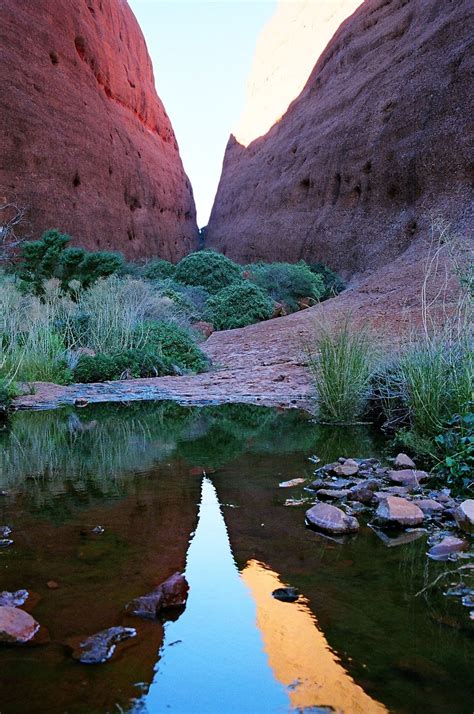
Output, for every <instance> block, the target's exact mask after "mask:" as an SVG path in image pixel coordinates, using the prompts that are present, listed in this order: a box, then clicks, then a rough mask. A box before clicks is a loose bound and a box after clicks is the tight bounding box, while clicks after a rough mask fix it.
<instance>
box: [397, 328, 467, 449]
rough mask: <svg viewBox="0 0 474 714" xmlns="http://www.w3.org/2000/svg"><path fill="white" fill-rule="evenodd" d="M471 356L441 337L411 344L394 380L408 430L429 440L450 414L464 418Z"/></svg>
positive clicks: (464, 348) (458, 344)
mask: <svg viewBox="0 0 474 714" xmlns="http://www.w3.org/2000/svg"><path fill="white" fill-rule="evenodd" d="M473 374H474V371H473V352H472V348H471V347H470V345H469V344H468V343H467V341H466V342H465V343H463V342H454V343H453V342H451V343H449V342H446V341H445V340H444V339H443V337H442V336H441V337H440V338H435V339H425V340H423V341H421V342H418V343H414V344H413V345H411V346H410V347H409V349H408V350H406V351H405V352H404V353H403V354H402V355H401V356H400V361H399V366H398V373H397V374H396V379H395V380H394V391H395V393H396V391H397V389H398V392H399V394H400V395H401V398H402V401H403V403H404V404H405V406H406V409H407V410H408V414H409V419H410V424H411V427H412V429H413V430H414V431H416V432H417V433H418V434H419V435H420V436H424V437H433V436H435V435H436V434H437V433H439V432H440V431H441V429H442V428H443V426H444V424H445V423H446V421H447V420H448V419H449V418H450V416H451V415H452V414H464V413H465V411H466V408H467V405H468V403H469V401H470V399H471V397H472V375H473Z"/></svg>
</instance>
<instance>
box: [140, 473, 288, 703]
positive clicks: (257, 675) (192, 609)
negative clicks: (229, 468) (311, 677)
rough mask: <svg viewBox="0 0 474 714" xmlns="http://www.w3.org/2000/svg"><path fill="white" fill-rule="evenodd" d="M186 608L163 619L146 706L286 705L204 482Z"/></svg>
mask: <svg viewBox="0 0 474 714" xmlns="http://www.w3.org/2000/svg"><path fill="white" fill-rule="evenodd" d="M186 577H187V579H188V581H189V585H190V592H189V598H188V602H187V605H186V609H185V611H184V612H183V614H182V615H181V617H180V618H179V619H178V620H177V621H176V622H170V623H168V624H167V626H166V634H165V641H164V645H163V649H162V653H161V655H162V656H161V659H160V661H159V663H158V666H157V672H156V674H155V678H154V680H153V682H152V684H151V687H150V689H149V692H148V694H147V695H146V697H145V706H146V710H148V712H150V714H155V712H165V711H172V712H179V714H188V713H189V712H194V713H195V714H232V713H235V714H247V713H248V714H255V712H256V711H257V710H258V712H259V713H260V712H279V711H280V712H284V711H288V709H289V699H288V695H287V693H286V692H285V688H284V687H283V686H282V685H281V684H279V683H278V682H277V681H276V679H275V677H274V674H273V672H272V670H271V669H270V667H269V664H268V659H267V655H266V654H265V652H264V651H263V642H262V638H261V634H260V632H259V630H258V629H257V628H256V626H255V620H256V607H255V603H254V602H253V600H252V598H251V596H250V593H249V591H248V590H247V588H246V586H245V584H244V583H243V582H242V580H241V578H240V575H239V572H238V570H237V567H236V565H235V562H234V559H233V556H232V552H231V549H230V544H229V538H228V535H227V530H226V526H225V522H224V519H223V516H222V513H221V511H220V507H219V502H218V500H217V495H216V491H215V489H214V486H213V485H212V483H211V482H210V481H209V480H208V479H204V481H203V485H202V500H201V506H200V511H199V523H198V526H197V529H196V533H195V535H194V537H193V540H192V542H191V545H190V547H189V551H188V559H187V566H186Z"/></svg>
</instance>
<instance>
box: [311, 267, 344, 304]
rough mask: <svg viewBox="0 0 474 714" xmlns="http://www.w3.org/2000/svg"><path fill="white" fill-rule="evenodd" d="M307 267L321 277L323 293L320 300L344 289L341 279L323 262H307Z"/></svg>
mask: <svg viewBox="0 0 474 714" xmlns="http://www.w3.org/2000/svg"><path fill="white" fill-rule="evenodd" d="M308 268H309V269H310V270H311V272H312V273H314V274H315V275H320V276H321V278H322V279H323V284H324V293H323V295H322V297H321V300H327V298H330V297H334V296H335V295H338V294H339V293H340V292H342V291H343V290H345V287H346V284H345V282H344V281H343V279H342V278H341V277H339V275H337V274H336V273H335V272H334V271H332V270H331V268H328V266H327V265H324V263H308Z"/></svg>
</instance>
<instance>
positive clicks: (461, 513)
mask: <svg viewBox="0 0 474 714" xmlns="http://www.w3.org/2000/svg"><path fill="white" fill-rule="evenodd" d="M454 517H455V519H456V523H457V524H458V526H459V527H460V528H462V530H463V531H464V532H465V533H471V534H472V533H474V499H472V498H468V499H467V501H463V502H462V503H461V504H460V505H459V506H458V507H457V508H456V511H455V512H454Z"/></svg>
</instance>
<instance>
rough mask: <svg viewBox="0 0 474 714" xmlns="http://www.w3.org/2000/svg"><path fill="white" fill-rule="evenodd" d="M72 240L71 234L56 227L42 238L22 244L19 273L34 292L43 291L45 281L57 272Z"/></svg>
mask: <svg viewBox="0 0 474 714" xmlns="http://www.w3.org/2000/svg"><path fill="white" fill-rule="evenodd" d="M70 240H71V236H68V235H67V234H62V233H60V232H59V231H58V230H57V229H55V228H54V229H52V230H49V231H46V232H45V233H43V236H42V238H41V240H35V241H27V242H26V243H24V244H23V245H22V247H21V259H22V260H21V263H20V265H19V270H18V273H19V276H20V278H21V279H22V280H23V281H24V283H25V284H26V285H27V286H28V287H29V288H30V289H31V290H32V291H33V292H35V293H37V294H39V293H41V292H42V284H43V281H44V280H48V279H49V278H51V277H52V276H53V275H54V274H55V271H56V270H57V268H58V266H59V263H60V260H61V256H62V255H63V252H64V250H65V248H66V246H67V244H68V243H69V241H70Z"/></svg>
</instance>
